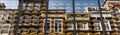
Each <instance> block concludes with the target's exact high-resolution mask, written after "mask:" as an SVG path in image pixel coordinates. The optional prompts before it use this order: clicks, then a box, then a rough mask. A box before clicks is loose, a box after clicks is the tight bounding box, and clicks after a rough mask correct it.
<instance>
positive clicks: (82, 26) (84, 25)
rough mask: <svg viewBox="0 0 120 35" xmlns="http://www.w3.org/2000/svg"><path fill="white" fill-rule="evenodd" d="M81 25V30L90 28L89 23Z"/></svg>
mask: <svg viewBox="0 0 120 35" xmlns="http://www.w3.org/2000/svg"><path fill="white" fill-rule="evenodd" d="M79 26H80V27H79V29H80V30H89V29H88V23H82V24H80V25H79Z"/></svg>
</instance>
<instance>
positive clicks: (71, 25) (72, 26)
mask: <svg viewBox="0 0 120 35" xmlns="http://www.w3.org/2000/svg"><path fill="white" fill-rule="evenodd" d="M68 24H70V26H68V28H71V29H70V30H74V24H73V23H72V22H71V23H68ZM75 25H76V29H77V23H76V24H75Z"/></svg>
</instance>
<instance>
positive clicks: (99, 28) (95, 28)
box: [94, 21, 102, 31]
mask: <svg viewBox="0 0 120 35" xmlns="http://www.w3.org/2000/svg"><path fill="white" fill-rule="evenodd" d="M94 30H95V31H102V26H101V22H100V21H97V22H94Z"/></svg>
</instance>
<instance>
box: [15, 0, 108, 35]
mask: <svg viewBox="0 0 120 35" xmlns="http://www.w3.org/2000/svg"><path fill="white" fill-rule="evenodd" d="M20 1H21V2H20V13H19V15H18V16H19V18H18V22H17V26H16V31H15V35H19V32H18V30H19V26H18V24H19V23H20V21H21V17H22V16H21V14H22V7H23V0H20ZM46 2H47V3H46ZM44 3H46V4H47V9H46V17H45V20H46V21H45V30H44V31H45V32H44V34H45V35H47V20H48V5H49V0H44ZM72 4H73V24H74V31H73V32H74V35H77V31H76V21H75V0H72ZM98 6H99V11H100V17H101V24H102V27H103V28H102V29H103V31H102V32H103V34H104V35H106V30H105V25H104V22H103V19H102V12H101V5H100V0H98Z"/></svg>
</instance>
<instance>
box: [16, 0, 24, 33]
mask: <svg viewBox="0 0 120 35" xmlns="http://www.w3.org/2000/svg"><path fill="white" fill-rule="evenodd" d="M19 1H21V3H20V5H21V6H20V11H19V14H18V22H17V25H16V31H15V35H19V32H18V30H19V25H18V24H20V21H21V19H20V18H21V17H22V7H23V0H19Z"/></svg>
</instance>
